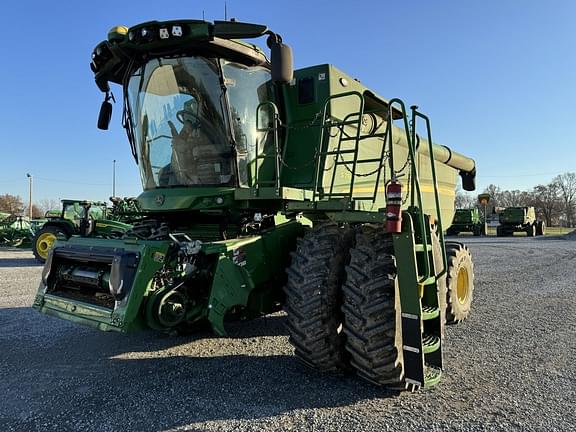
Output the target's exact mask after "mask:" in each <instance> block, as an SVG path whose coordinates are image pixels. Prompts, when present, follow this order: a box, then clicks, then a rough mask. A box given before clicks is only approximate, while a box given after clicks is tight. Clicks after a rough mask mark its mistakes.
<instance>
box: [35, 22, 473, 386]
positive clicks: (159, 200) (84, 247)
mask: <svg viewBox="0 0 576 432" xmlns="http://www.w3.org/2000/svg"><path fill="white" fill-rule="evenodd" d="M260 36H266V37H267V44H268V46H269V47H270V49H271V59H270V60H268V58H267V57H266V56H265V54H264V52H263V51H262V50H261V49H260V48H258V47H256V46H255V45H252V44H247V43H244V42H240V41H238V39H242V38H255V37H260ZM92 58H93V61H92V64H91V68H92V71H93V72H94V74H95V78H96V84H97V85H98V87H99V88H100V90H102V91H103V93H104V94H105V101H104V102H103V104H102V108H101V112H100V116H99V119H98V126H99V127H100V128H102V129H106V128H107V127H108V123H109V121H110V116H111V109H112V105H111V103H110V100H112V96H111V94H110V86H109V83H115V84H120V85H122V87H123V91H124V96H125V97H124V119H125V125H126V130H127V133H128V139H129V142H130V145H131V148H132V152H133V155H134V158H135V159H136V161H137V163H138V166H139V168H140V174H141V178H142V185H143V189H144V191H143V193H142V194H141V195H140V196H139V197H138V204H139V209H140V210H139V213H138V216H139V217H140V220H138V221H136V222H135V223H134V224H133V225H132V226H131V227H130V228H128V229H127V230H126V231H125V232H123V234H122V236H120V237H118V238H96V237H94V236H84V237H76V236H73V237H70V238H69V239H68V240H65V239H60V238H59V239H58V241H57V242H56V244H55V246H54V249H53V252H52V253H51V254H49V255H48V260H47V262H46V264H45V267H44V271H43V274H42V279H41V284H40V287H39V291H38V295H37V297H36V300H35V303H34V307H36V308H37V309H39V310H40V311H42V312H43V313H46V314H49V315H53V316H57V317H60V318H63V319H68V320H72V321H75V322H78V323H82V324H85V325H89V326H92V327H95V328H98V329H100V330H106V331H121V332H128V331H133V330H138V329H146V328H147V329H150V328H151V329H155V330H159V331H167V332H173V331H179V330H184V331H187V330H189V329H190V328H191V327H193V326H194V325H195V324H198V323H201V322H208V323H209V324H210V325H211V327H212V329H213V331H214V332H215V333H216V334H218V335H224V334H225V332H226V330H225V322H226V321H227V320H230V319H248V318H254V317H257V316H261V315H263V314H267V313H270V312H274V311H277V310H279V309H281V308H284V309H285V310H286V312H287V315H288V317H287V325H288V331H289V334H290V341H291V343H292V344H293V345H294V347H295V353H296V355H297V356H298V357H299V358H300V359H301V360H302V361H303V362H304V363H306V364H308V365H310V366H312V367H314V368H316V369H319V370H321V371H349V370H355V371H357V373H358V375H360V376H361V377H363V378H365V379H367V380H369V381H371V382H374V383H377V384H380V385H389V386H392V387H395V388H408V387H411V388H417V387H422V386H431V385H434V384H436V383H437V382H438V380H439V379H440V376H441V371H442V369H443V359H442V346H443V336H444V332H443V326H444V323H445V322H446V321H447V320H448V321H449V322H458V321H461V320H463V319H465V318H466V317H467V316H468V313H469V311H470V303H471V301H472V292H473V287H474V285H473V282H474V274H473V267H472V261H471V257H470V253H469V251H468V250H467V248H466V247H465V246H463V245H461V244H459V243H456V242H452V243H450V244H445V242H444V237H443V227H442V221H443V220H451V219H452V215H453V211H454V207H453V202H454V195H455V192H454V191H455V187H456V182H457V176H458V174H459V175H460V176H461V177H462V183H463V187H464V189H466V190H473V189H474V179H475V174H476V168H475V163H474V161H473V160H472V159H470V158H468V157H466V156H463V155H461V154H459V153H457V152H455V151H454V150H450V149H448V148H447V147H445V146H439V145H435V144H433V142H432V137H431V131H430V121H429V119H428V117H426V116H425V115H424V114H422V113H421V112H420V111H419V110H418V108H417V107H415V106H413V107H411V108H410V110H407V109H406V107H405V105H404V103H403V102H402V101H401V100H400V99H392V100H386V99H384V98H382V97H380V96H379V95H377V94H376V93H374V92H373V91H371V90H370V89H368V88H366V87H365V86H363V85H362V84H361V83H360V82H359V81H357V80H355V79H353V78H352V77H351V76H349V75H347V74H345V73H344V72H342V71H340V70H338V69H337V68H335V67H333V66H331V65H317V66H311V67H307V68H303V69H300V70H297V71H293V70H292V55H291V51H290V49H289V48H288V47H287V46H286V45H285V44H283V42H282V38H281V37H280V36H279V35H277V34H275V33H273V32H272V31H270V30H269V29H268V28H267V27H266V26H262V25H256V24H248V23H240V22H226V21H217V22H215V23H213V24H212V23H208V22H205V21H193V20H184V21H169V22H149V23H144V24H141V25H137V26H134V27H131V28H126V27H115V28H114V29H112V30H111V31H110V33H109V34H108V38H107V40H105V41H103V42H101V43H100V44H98V45H97V47H96V48H95V50H94V53H93V56H92ZM419 129H422V131H423V136H419V135H418V134H417V130H419ZM306 225H311V227H306ZM282 286H284V289H282Z"/></svg>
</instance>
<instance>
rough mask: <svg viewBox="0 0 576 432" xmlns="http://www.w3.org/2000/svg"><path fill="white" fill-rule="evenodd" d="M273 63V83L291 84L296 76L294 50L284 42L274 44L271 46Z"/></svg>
mask: <svg viewBox="0 0 576 432" xmlns="http://www.w3.org/2000/svg"><path fill="white" fill-rule="evenodd" d="M270 60H271V62H272V81H274V82H281V83H289V82H290V81H292V78H293V76H294V68H293V66H292V49H290V47H289V46H288V45H284V44H283V43H282V42H273V43H272V44H271V46H270Z"/></svg>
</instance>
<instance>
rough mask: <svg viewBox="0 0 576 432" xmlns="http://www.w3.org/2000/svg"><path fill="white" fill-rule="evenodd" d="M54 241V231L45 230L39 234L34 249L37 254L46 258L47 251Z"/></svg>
mask: <svg viewBox="0 0 576 432" xmlns="http://www.w3.org/2000/svg"><path fill="white" fill-rule="evenodd" d="M55 241H56V235H55V234H54V233H51V232H45V233H43V234H40V236H39V237H38V240H36V251H37V252H38V255H40V256H41V257H42V258H44V259H46V258H48V252H50V249H52V246H54V242H55Z"/></svg>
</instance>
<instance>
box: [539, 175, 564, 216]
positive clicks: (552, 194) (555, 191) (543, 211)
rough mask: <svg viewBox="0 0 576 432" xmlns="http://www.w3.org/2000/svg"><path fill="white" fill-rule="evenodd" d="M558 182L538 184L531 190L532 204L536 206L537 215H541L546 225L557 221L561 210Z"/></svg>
mask: <svg viewBox="0 0 576 432" xmlns="http://www.w3.org/2000/svg"><path fill="white" fill-rule="evenodd" d="M559 195H560V193H559V187H558V183H555V182H552V183H550V184H547V185H538V186H536V187H534V191H533V192H532V200H533V201H532V205H533V206H534V207H535V208H536V211H537V213H538V214H539V216H541V217H543V218H544V220H545V221H546V225H548V226H552V225H553V224H556V223H557V221H558V217H559V216H560V213H561V211H562V201H561V199H560V196H559Z"/></svg>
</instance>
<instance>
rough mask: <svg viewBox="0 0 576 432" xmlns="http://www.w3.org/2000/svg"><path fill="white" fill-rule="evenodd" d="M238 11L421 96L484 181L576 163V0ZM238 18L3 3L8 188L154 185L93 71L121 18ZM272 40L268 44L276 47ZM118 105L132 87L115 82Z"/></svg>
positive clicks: (100, 191) (194, 6)
mask: <svg viewBox="0 0 576 432" xmlns="http://www.w3.org/2000/svg"><path fill="white" fill-rule="evenodd" d="M227 8H228V17H236V18H237V19H238V20H241V21H247V22H255V23H261V24H266V25H268V26H269V27H270V28H271V29H272V30H274V31H276V32H278V33H280V34H281V35H282V36H283V38H284V41H285V42H286V43H287V44H289V45H290V46H291V47H292V49H293V50H294V62H295V66H296V68H299V67H305V66H310V65H314V64H321V63H331V64H334V65H336V66H337V67H338V68H340V69H342V70H344V71H345V72H347V73H348V74H350V75H352V76H354V77H356V78H358V79H359V80H360V81H362V82H363V83H365V84H366V85H367V86H369V87H371V88H372V89H373V90H374V91H376V92H377V93H379V94H380V95H382V96H384V97H386V98H392V97H400V98H402V99H404V100H405V102H406V103H407V104H408V105H411V104H417V105H419V107H420V109H421V110H422V111H423V112H425V113H427V114H428V115H429V116H430V117H431V120H432V132H433V137H434V140H435V141H436V142H438V143H442V144H445V145H448V146H449V147H452V148H453V149H455V150H457V151H459V152H461V153H464V154H466V155H468V156H471V157H473V158H474V159H475V160H476V162H477V166H478V178H477V184H478V188H479V189H480V190H481V189H483V188H484V187H485V186H487V185H488V184H490V183H494V184H496V185H498V186H500V187H501V188H503V189H521V190H525V189H531V188H532V187H533V186H535V185H537V184H541V183H548V182H549V181H550V180H551V179H552V178H553V177H554V176H555V175H556V174H560V173H563V172H574V171H576V151H575V149H574V147H575V145H576V127H575V126H576V125H575V123H576V122H575V120H576V115H575V114H576V104H575V102H574V101H575V100H576V84H575V82H574V80H575V77H576V33H575V32H574V28H575V27H574V26H575V23H576V2H573V1H569V0H564V1H561V0H558V1H551V2H542V1H533V0H499V1H497V0H483V1H479V2H463V1H456V0H453V1H447V0H437V1H434V2H431V1H425V0H421V1H418V0H416V1H412V2H392V1H384V0H380V1H377V0H374V1H357V2H353V3H351V2H340V1H315V2H313V1H301V0H293V1H290V2H272V1H260V0H257V1H240V0H227ZM203 13H204V16H205V19H206V20H209V21H212V20H214V19H223V18H224V1H214V0H211V1H209V0H202V1H188V2H184V1H182V0H180V1H172V0H164V1H161V2H158V1H154V2H153V1H148V0H142V1H138V2H128V1H125V2H112V1H100V2H80V1H76V2H71V1H70V2H64V1H61V2H56V1H54V2H46V1H40V0H36V1H30V0H20V1H18V2H9V3H7V4H5V5H3V7H2V26H0V52H1V53H2V60H1V65H2V67H0V94H1V95H2V103H1V104H0V129H1V133H0V149H1V151H0V160H1V164H0V167H1V171H0V194H4V193H10V194H16V195H20V196H22V198H24V200H25V201H26V200H27V196H28V179H27V178H26V173H28V172H29V173H31V174H32V175H33V176H34V200H35V201H39V200H42V199H60V198H85V199H101V200H102V199H107V198H108V196H110V195H111V192H112V160H113V159H116V160H117V164H116V168H117V181H116V190H117V195H120V196H128V195H137V194H138V193H139V192H140V191H141V185H140V180H139V175H138V169H137V166H136V165H135V163H134V161H133V160H132V156H131V154H130V150H129V146H128V143H127V140H126V137H125V134H124V130H123V129H122V127H121V125H120V113H121V104H120V103H119V104H116V106H115V113H114V117H113V124H112V126H111V129H110V130H109V131H108V132H103V131H100V130H98V129H97V128H96V118H97V114H98V109H99V106H100V103H101V100H102V94H101V93H100V91H99V90H98V89H97V88H96V86H95V84H94V81H93V75H92V73H91V71H90V68H89V62H90V55H91V52H92V49H93V48H94V46H95V45H96V44H97V43H98V42H100V41H101V40H103V39H105V37H106V35H107V32H108V30H109V29H110V28H111V27H113V26H114V25H127V26H130V25H134V24H137V23H140V22H143V21H148V20H154V19H156V20H165V19H175V18H192V19H201V18H202V14H203ZM263 44H264V41H262V45H263ZM114 90H115V94H116V97H117V99H118V100H121V98H120V96H121V91H120V89H119V88H116V89H114Z"/></svg>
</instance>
